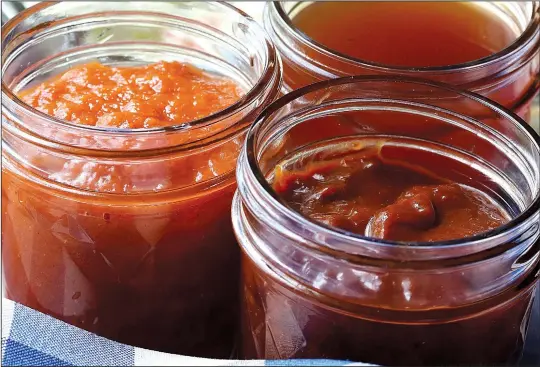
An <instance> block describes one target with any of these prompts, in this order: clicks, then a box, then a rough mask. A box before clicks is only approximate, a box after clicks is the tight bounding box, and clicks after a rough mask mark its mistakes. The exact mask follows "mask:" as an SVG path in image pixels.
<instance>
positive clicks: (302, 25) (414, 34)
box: [281, 1, 540, 120]
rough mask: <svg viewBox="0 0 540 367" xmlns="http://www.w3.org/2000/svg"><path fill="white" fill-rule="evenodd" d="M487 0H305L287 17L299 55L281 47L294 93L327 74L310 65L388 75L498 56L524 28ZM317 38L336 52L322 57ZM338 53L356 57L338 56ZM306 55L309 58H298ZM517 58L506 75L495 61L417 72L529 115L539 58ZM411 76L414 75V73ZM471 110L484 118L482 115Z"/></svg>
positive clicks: (286, 81)
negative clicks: (419, 0)
mask: <svg viewBox="0 0 540 367" xmlns="http://www.w3.org/2000/svg"><path fill="white" fill-rule="evenodd" d="M486 5H489V4H487V3H484V2H452V1H428V2H424V1H422V2H412V1H393V2H387V1H321V2H319V1H316V2H309V3H301V4H300V5H298V6H296V7H293V8H292V10H290V11H289V14H287V16H288V18H289V20H290V22H291V25H292V27H293V29H292V30H290V32H293V35H292V36H291V37H292V40H294V42H295V43H294V45H293V46H289V47H292V49H294V50H296V51H298V53H299V55H300V56H299V55H296V56H295V57H292V55H291V57H289V54H290V53H291V52H292V51H290V50H288V49H283V50H281V52H282V58H283V67H284V76H283V78H284V84H285V85H286V86H287V89H288V90H295V89H298V88H300V87H302V86H306V85H309V84H311V83H313V82H316V81H320V80H322V79H326V78H328V76H327V75H324V74H321V73H320V72H316V73H315V74H314V73H313V72H312V71H310V70H311V68H309V67H307V64H310V65H311V64H312V65H319V64H322V65H323V66H324V67H325V68H327V69H326V70H328V72H330V73H332V74H336V73H337V74H336V75H341V76H346V75H373V74H382V75H388V73H391V74H400V73H401V72H400V71H397V70H394V71H391V70H387V69H386V68H396V67H400V68H403V67H406V68H412V69H416V68H425V67H449V66H452V65H453V66H455V65H459V64H463V63H471V62H474V61H477V60H479V59H483V58H486V57H490V56H493V57H495V54H497V53H499V52H500V51H503V50H504V49H506V48H507V47H509V46H511V45H512V44H513V43H516V40H517V39H518V37H519V36H520V33H521V31H522V30H521V29H518V27H517V26H516V24H515V22H514V21H513V20H509V19H510V16H507V15H504V14H503V12H502V11H499V10H495V9H496V8H495V7H492V6H486ZM312 41H314V42H315V43H316V44H317V45H322V46H324V47H325V48H327V49H328V50H329V52H330V53H329V55H331V56H322V54H321V52H320V51H319V48H318V47H317V46H315V45H312V43H311V42H312ZM290 42H293V41H290ZM290 42H289V43H290ZM308 45H311V46H308ZM335 53H339V54H340V55H344V56H345V57H350V58H354V59H355V60H356V62H355V61H350V62H347V63H344V62H343V61H339V59H340V58H338V57H337V56H336V55H335ZM523 54H524V55H525V53H523ZM299 57H301V58H305V60H302V61H298V58H299ZM366 62H367V63H369V64H379V65H383V66H384V69H374V68H373V67H367V66H365V63H366ZM511 63H512V65H513V66H515V67H516V69H515V70H513V71H512V72H511V73H507V71H509V69H508V67H507V66H506V67H503V69H502V70H499V69H500V68H501V66H500V65H502V64H500V63H495V62H492V63H490V64H489V65H486V66H483V67H482V68H480V69H481V73H479V70H478V68H473V69H464V70H462V71H459V72H457V71H452V72H448V73H446V72H442V73H439V72H434V71H433V72H422V73H417V74H418V75H417V77H420V78H423V79H430V80H437V81H444V82H447V83H450V84H453V85H457V86H461V85H463V86H466V87H465V89H468V90H474V91H476V92H477V93H479V94H482V95H484V96H486V97H488V98H490V99H492V100H494V101H496V102H498V103H500V104H502V105H504V106H505V107H507V108H509V109H512V110H513V111H515V112H516V113H518V114H519V115H520V116H522V117H523V118H525V119H526V120H528V119H530V115H529V113H530V104H531V103H532V99H533V97H534V94H535V93H536V92H537V90H538V81H537V75H538V68H539V67H540V64H539V62H538V55H536V56H533V57H532V58H531V57H528V56H526V55H525V56H523V57H522V58H521V59H519V60H518V59H516V60H515V61H513V62H511ZM353 65H354V66H353ZM362 65H364V66H362ZM497 65H499V66H497ZM518 65H519V67H518ZM412 74H415V73H414V72H412ZM407 75H408V76H412V75H411V74H410V73H409V72H407ZM465 113H467V114H468V115H469V116H479V117H480V118H484V117H483V116H482V114H481V113H477V112H472V111H465Z"/></svg>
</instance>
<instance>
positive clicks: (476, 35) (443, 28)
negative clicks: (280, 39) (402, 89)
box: [292, 1, 517, 67]
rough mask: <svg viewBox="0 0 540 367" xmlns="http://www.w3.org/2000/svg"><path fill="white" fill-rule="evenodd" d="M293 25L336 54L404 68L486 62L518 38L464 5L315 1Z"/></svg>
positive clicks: (496, 19) (493, 19)
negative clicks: (478, 60)
mask: <svg viewBox="0 0 540 367" xmlns="http://www.w3.org/2000/svg"><path fill="white" fill-rule="evenodd" d="M292 22H293V24H294V25H295V26H296V27H297V28H298V29H299V30H300V31H301V32H303V33H304V34H306V35H307V36H308V37H310V38H311V39H313V40H314V41H316V42H318V43H320V44H322V45H324V46H326V47H328V48H330V49H332V50H335V51H338V52H340V53H342V54H345V55H347V56H350V57H354V58H357V59H361V60H365V61H369V62H375V63H380V64H385V65H390V66H402V67H433V66H446V65H454V64H460V63H465V62H469V61H473V60H477V59H481V58H484V57H487V56H489V55H492V54H494V53H496V52H498V51H501V50H502V49H504V48H505V47H507V46H509V45H510V44H511V43H512V42H513V41H515V40H516V38H517V35H516V32H515V31H514V30H513V29H511V28H510V26H508V25H507V24H506V23H504V21H502V19H501V18H499V17H498V16H496V15H494V14H490V12H489V11H487V10H485V9H483V8H482V7H481V6H479V5H474V4H471V3H463V2H462V3H460V2H409V1H406V2H368V1H352V2H314V3H312V4H310V5H309V6H306V7H305V8H303V9H301V10H300V11H298V13H296V14H294V15H293V16H292Z"/></svg>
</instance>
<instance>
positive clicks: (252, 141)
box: [232, 76, 540, 366]
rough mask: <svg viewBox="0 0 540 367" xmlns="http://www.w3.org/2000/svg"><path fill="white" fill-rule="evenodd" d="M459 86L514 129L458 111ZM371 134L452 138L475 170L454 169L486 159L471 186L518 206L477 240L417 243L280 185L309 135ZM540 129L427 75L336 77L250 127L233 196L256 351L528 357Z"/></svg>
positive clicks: (442, 141) (417, 360)
mask: <svg viewBox="0 0 540 367" xmlns="http://www.w3.org/2000/svg"><path fill="white" fill-rule="evenodd" d="M445 98H451V99H452V100H453V104H452V105H451V106H457V105H461V103H466V104H467V105H479V106H482V107H483V108H484V109H485V110H489V111H491V114H492V116H491V119H493V120H495V119H500V120H501V121H502V122H503V124H504V125H505V126H507V131H505V132H503V133H501V132H498V131H496V130H495V129H493V128H491V127H490V126H488V125H485V124H483V123H481V122H479V121H478V120H476V119H473V118H471V117H469V116H466V115H462V114H460V113H457V112H455V111H452V110H451V109H449V107H451V106H448V104H447V103H446V102H445V101H444V100H445ZM486 113H487V111H486ZM402 117H406V118H402ZM398 122H399V123H398ZM425 124H428V125H429V126H437V129H438V130H440V131H445V132H446V134H444V135H441V134H433V133H432V131H430V130H429V129H427V130H426V129H422V128H420V127H421V126H423V125H425ZM369 135H371V136H378V135H384V136H385V137H404V138H407V139H408V138H410V139H422V141H424V142H428V143H429V144H431V145H430V147H433V146H435V147H446V148H448V149H451V151H452V152H454V153H452V154H456V155H455V157H458V156H459V157H460V158H459V159H467V162H468V163H467V165H461V166H460V167H470V168H469V169H470V170H471V171H470V172H464V171H463V172H462V171H456V172H451V174H454V175H455V176H456V177H460V176H461V177H471V176H470V175H469V173H471V172H482V174H483V175H484V176H483V177H487V179H485V180H478V181H471V182H470V183H468V185H470V186H472V187H475V188H477V189H481V190H482V191H485V190H490V192H493V193H497V194H498V195H500V196H501V197H504V198H507V202H509V203H512V208H513V209H512V210H513V212H514V213H513V214H514V215H513V219H512V220H511V221H510V222H509V223H507V224H506V225H503V226H501V227H498V228H497V229H494V230H491V231H489V232H486V233H484V234H481V235H476V236H473V237H469V238H467V239H458V240H452V241H445V242H439V243H409V244H406V245H405V244H403V243H399V242H392V241H385V240H377V239H373V238H370V237H365V236H361V235H357V234H352V233H350V232H347V231H344V230H340V229H336V228H334V227H328V226H325V225H323V224H320V223H316V222H314V221H311V220H309V219H307V218H306V217H303V216H302V215H300V214H299V213H298V212H296V211H294V210H292V209H291V208H290V206H288V204H287V203H286V202H284V201H283V200H282V199H281V198H280V196H279V195H278V194H277V193H276V192H275V191H274V190H273V189H272V187H271V185H270V184H269V181H268V180H269V179H271V175H272V172H273V170H274V168H275V167H276V165H277V164H279V163H280V162H282V161H283V160H284V159H289V158H288V157H291V156H292V155H293V154H294V152H297V151H298V150H299V149H304V147H306V146H309V144H314V143H317V147H319V146H321V144H322V143H321V142H324V141H326V140H328V139H337V138H338V137H350V136H360V137H361V136H369ZM334 141H336V140H334ZM415 141H417V140H415ZM539 142H540V137H539V136H538V135H537V134H536V133H535V132H534V131H533V130H532V128H531V127H530V126H529V125H527V124H526V123H525V122H524V121H523V120H522V119H520V118H519V117H518V116H517V115H515V114H513V113H511V112H509V111H506V110H505V109H504V108H502V107H501V106H500V105H497V104H495V103H493V102H490V101H489V100H487V99H485V98H483V97H481V96H479V95H476V94H472V93H468V92H460V91H458V90H456V89H453V87H450V86H446V85H444V84H439V83H437V82H431V81H422V80H419V79H409V78H400V77H381V76H373V77H371V76H355V77H347V78H341V79H333V80H330V81H324V82H320V83H316V84H313V85H310V86H308V87H304V88H301V89H299V90H296V91H294V92H292V93H290V94H289V95H287V96H285V97H282V98H280V99H278V100H277V101H276V102H274V103H273V104H271V105H270V106H269V107H268V108H266V109H265V111H264V112H263V113H262V114H261V115H260V117H259V118H257V120H256V122H255V123H254V125H253V126H252V128H251V129H250V130H249V132H248V136H247V139H246V146H245V149H244V150H243V151H242V153H241V154H240V157H239V161H238V167H237V181H238V191H237V193H236V196H235V199H234V201H233V209H232V218H233V226H234V231H235V234H236V236H237V239H238V242H239V244H240V246H241V248H242V250H243V258H242V292H243V297H242V300H243V310H242V323H243V325H242V328H243V333H242V335H243V342H242V349H243V350H242V353H243V357H245V358H268V359H286V358H332V359H340V360H353V361H361V362H366V363H375V364H380V365H426V366H429V365H461V364H470V365H499V364H506V363H510V362H512V361H514V360H515V359H517V358H518V357H519V355H520V353H521V350H522V345H523V340H524V337H525V335H526V332H527V326H528V320H529V315H530V312H531V307H532V303H533V294H534V288H535V286H536V284H537V279H538V275H539V270H540V241H539V237H540V232H539V223H538V221H539V215H540V214H539V210H540V148H539ZM415 144H416V143H415ZM434 144H436V145H434ZM433 149H435V148H433ZM433 151H434V152H437V150H433ZM458 153H459V154H458ZM442 157H444V159H448V157H452V155H444V156H442ZM393 159H400V158H399V157H394V158H393ZM414 159H415V158H414V156H407V157H406V159H405V161H406V162H413V161H411V160H414ZM434 162H437V161H436V160H434ZM469 163H470V164H469ZM426 169H428V170H432V169H433V170H434V171H433V172H434V173H435V174H436V175H437V174H440V172H441V171H442V172H444V173H446V174H448V175H450V173H449V172H450V171H451V170H449V166H445V165H442V166H440V167H437V166H433V167H429V168H427V167H426ZM435 170H439V171H435ZM462 175H465V176H462ZM445 177H446V176H445ZM396 179H398V178H397V177H396Z"/></svg>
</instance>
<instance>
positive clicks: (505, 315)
mask: <svg viewBox="0 0 540 367" xmlns="http://www.w3.org/2000/svg"><path fill="white" fill-rule="evenodd" d="M360 136H363V137H359V138H356V137H352V138H351V137H344V138H340V139H334V140H330V141H322V142H319V143H316V144H310V145H307V146H304V147H303V148H300V150H296V151H294V150H292V151H289V152H290V153H289V154H288V155H287V156H286V158H285V159H283V160H282V161H281V162H280V163H279V164H278V165H277V167H276V168H275V169H274V170H273V171H271V172H270V173H269V175H268V180H269V181H270V182H271V185H272V187H273V188H274V190H275V191H276V194H277V197H278V199H279V200H281V201H282V203H283V204H285V205H288V206H289V207H290V208H291V209H293V210H295V211H297V212H299V213H301V214H302V215H303V216H304V217H306V218H308V219H311V220H312V221H314V222H316V223H321V224H324V225H326V226H330V228H334V229H336V228H339V229H342V230H346V231H350V232H353V233H355V234H360V235H367V236H370V237H376V238H379V239H380V238H382V239H385V240H394V241H402V242H404V244H407V243H410V242H411V241H427V242H430V241H440V240H451V239H459V238H463V237H468V236H472V235H475V234H480V233H482V232H485V231H488V230H490V229H494V228H496V227H499V226H501V225H503V224H504V223H507V222H508V221H509V220H510V218H511V217H512V216H513V215H514V212H515V210H516V208H515V205H513V204H512V200H510V199H509V198H508V197H506V196H505V193H504V190H503V189H502V188H501V186H500V185H499V184H497V182H499V181H497V180H498V179H496V178H494V176H492V173H488V171H486V170H484V169H485V168H486V167H485V166H482V165H481V164H480V163H479V162H478V161H474V163H475V164H473V162H472V161H471V162H469V161H467V160H463V158H464V157H466V156H461V155H459V153H458V152H456V151H451V150H450V149H447V148H445V147H444V146H443V145H435V144H429V143H428V142H419V141H418V140H414V141H413V140H407V139H405V138H389V137H388V136H374V135H366V134H361V135H360ZM413 143H414V144H416V145H413ZM299 146H302V145H299ZM263 235H264V234H263ZM306 241H307V243H310V241H312V239H311V237H308V238H306ZM333 241H334V242H332V244H333V246H336V247H338V248H339V245H340V244H339V240H338V239H337V237H336V238H334V239H333ZM278 243H279V245H278ZM435 245H436V244H435ZM439 245H440V246H445V245H443V244H439ZM275 246H276V250H275V253H274V255H275V256H276V259H278V260H276V261H275V262H269V263H267V264H268V265H267V266H264V267H262V266H261V265H260V259H259V258H256V256H257V255H258V254H257V253H256V252H255V254H253V252H250V251H246V253H245V255H244V258H243V263H242V264H243V266H242V272H243V273H242V279H243V288H242V289H243V297H244V298H245V301H244V303H243V313H242V315H243V316H242V317H243V344H242V347H243V350H242V351H243V356H244V357H245V358H267V359H285V358H331V359H339V360H350V361H362V362H367V363H374V364H378V365H385V366H411V365H423V366H433V365H471V364H472V365H493V364H495V365H501V364H509V363H514V362H515V361H516V359H517V358H518V357H519V355H520V351H521V348H522V346H523V332H524V330H525V328H526V325H527V322H528V317H529V311H530V307H531V294H532V288H531V287H530V285H531V283H530V282H528V281H523V283H521V284H522V285H523V288H516V289H514V288H511V289H509V290H508V291H507V292H501V293H498V294H496V296H494V295H490V296H484V295H485V293H484V292H485V291H489V290H490V289H489V287H490V286H491V285H492V284H493V282H495V281H496V280H497V279H499V278H500V277H503V276H504V275H506V274H508V272H510V269H509V268H510V266H511V265H512V264H511V263H512V261H509V262H508V261H506V260H505V259H499V258H497V259H493V258H491V259H489V261H480V262H476V263H475V262H473V261H472V260H471V262H469V263H467V264H466V265H465V266H455V265H452V264H454V263H452V264H450V263H445V262H443V261H441V262H440V263H439V262H438V260H436V259H433V260H431V259H430V260H429V261H427V260H426V262H429V264H426V262H420V263H422V264H423V265H424V266H425V268H423V267H421V266H420V265H417V264H416V262H414V261H411V262H409V261H406V260H404V261H403V262H400V261H399V260H386V259H376V260H375V258H376V257H374V258H373V259H371V258H369V259H367V258H363V256H362V258H361V259H357V258H355V259H354V260H351V261H350V260H349V257H347V256H346V255H345V254H343V256H342V257H341V253H340V252H339V251H336V252H332V253H330V254H326V253H323V251H320V252H318V251H312V250H311V247H309V246H304V243H297V242H296V239H295V238H292V237H291V238H289V237H287V236H283V237H280V240H279V241H276V244H275ZM277 246H279V247H277ZM359 246H365V247H366V248H368V249H369V250H372V251H374V253H377V251H378V250H381V249H382V247H381V248H379V247H378V245H376V244H372V245H360V244H359ZM421 246H424V244H422V245H421ZM400 247H401V248H402V249H403V246H400ZM257 248H258V247H257ZM393 248H394V249H396V251H400V250H398V249H397V248H398V247H397V246H396V247H394V246H392V245H388V246H386V247H385V250H384V251H388V253H391V254H392V253H393ZM254 251H256V250H254ZM381 251H382V250H381ZM414 251H415V250H412V252H411V253H414ZM385 253H386V252H385ZM400 253H401V252H396V253H395V254H394V255H396V256H397V254H400ZM434 253H435V252H434ZM503 257H504V256H503ZM285 259H286V260H285ZM282 263H283V264H287V265H286V266H282V265H281V264H282ZM416 266H418V268H416ZM527 279H534V278H533V277H529V278H527ZM505 286H506V285H505ZM484 287H486V288H484ZM479 295H481V296H479ZM484 297H485V298H484Z"/></svg>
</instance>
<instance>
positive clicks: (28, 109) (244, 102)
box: [1, 1, 280, 145]
mask: <svg viewBox="0 0 540 367" xmlns="http://www.w3.org/2000/svg"><path fill="white" fill-rule="evenodd" d="M58 3H59V2H52V1H47V2H42V3H39V4H36V5H33V6H31V7H29V8H27V9H25V10H23V11H22V12H20V13H18V14H17V15H16V16H14V17H13V18H11V19H10V20H9V21H8V22H6V23H5V24H4V25H3V26H2V33H3V34H2V44H3V46H2V50H3V51H4V49H5V48H6V47H7V45H8V44H9V43H10V42H5V40H6V38H7V36H8V35H9V33H10V32H11V31H12V30H13V28H14V27H15V26H16V25H17V24H19V22H20V21H22V20H24V19H26V18H28V17H30V16H32V15H34V14H35V13H37V12H40V11H43V10H44V9H46V8H48V7H51V6H54V5H58ZM216 4H217V5H219V6H222V7H225V8H228V9H229V10H231V11H232V12H235V13H237V14H239V15H240V16H241V17H242V18H243V19H245V20H246V21H247V22H248V23H249V25H250V27H252V28H253V29H255V30H256V32H257V37H258V38H260V39H261V41H264V42H261V43H263V44H264V46H263V48H264V49H265V53H266V58H267V60H266V62H265V64H264V69H263V71H262V72H261V75H260V76H259V78H258V80H257V82H256V83H255V84H254V85H253V86H251V88H250V89H249V90H248V91H247V93H245V94H244V95H243V96H242V97H241V98H240V99H239V100H238V101H236V102H235V103H234V104H232V105H230V106H228V107H226V108H225V109H223V110H220V111H218V112H216V113H213V114H211V115H208V116H205V117H203V118H200V119H197V120H193V121H189V124H190V126H191V127H194V128H198V127H201V126H208V125H212V124H214V123H217V122H219V121H221V120H223V119H226V118H228V117H230V116H232V115H234V114H236V113H238V112H240V111H242V110H244V109H245V108H246V107H247V106H249V105H250V104H252V103H253V101H255V100H256V99H257V98H258V97H260V95H261V94H263V93H264V91H265V89H266V87H267V86H268V85H269V84H271V83H272V81H273V80H274V79H275V73H276V72H278V73H279V70H280V62H279V57H278V54H277V50H276V49H275V46H274V44H273V42H272V41H271V40H270V38H269V36H268V35H267V34H266V32H265V31H264V29H263V28H262V26H260V25H259V24H258V23H257V22H256V21H255V20H254V19H253V18H252V17H251V16H250V15H248V14H247V13H245V12H244V11H242V10H240V9H238V8H237V7H235V6H233V5H231V4H228V3H225V2H216ZM113 12H114V13H120V14H129V13H141V12H142V13H144V14H150V15H160V16H167V17H169V18H177V19H179V20H182V19H183V18H182V17H179V16H177V15H173V14H164V13H161V12H151V11H142V10H134V11H130V10H122V9H118V10H114V11H113ZM98 13H99V12H98ZM88 14H92V12H89V13H88ZM34 27H41V24H38V25H35V26H34ZM2 54H3V55H2V63H3V64H4V66H3V69H4V68H5V67H6V66H5V63H4V61H5V58H6V57H7V55H5V54H4V52H2ZM1 84H2V87H1V88H2V94H1V97H2V105H4V103H5V102H4V101H12V102H13V103H14V104H15V105H16V106H17V107H18V108H22V109H23V110H24V111H25V113H28V114H29V115H30V116H32V117H35V118H39V119H41V120H43V121H46V122H47V123H51V126H53V127H60V128H69V129H73V130H74V131H84V132H86V133H88V132H90V133H105V134H107V133H109V134H110V133H118V132H121V133H122V134H125V136H130V137H137V136H143V137H144V136H146V135H150V134H157V133H173V132H181V131H183V130H185V127H184V125H185V123H182V124H178V125H172V126H164V127H154V128H140V129H118V128H108V127H97V126H89V125H80V124H76V123H71V122H69V121H65V120H62V119H58V118H56V117H54V116H50V115H48V114H46V113H43V112H41V111H39V110H37V109H35V108H33V107H32V106H30V105H28V104H27V103H25V102H23V101H22V100H21V99H20V98H19V97H18V96H17V95H16V94H15V93H13V92H12V90H11V88H10V87H8V86H7V85H6V83H5V82H4V78H2V82H1ZM40 138H43V137H40ZM56 144H59V143H58V142H56ZM60 145H63V144H62V143H60Z"/></svg>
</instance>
